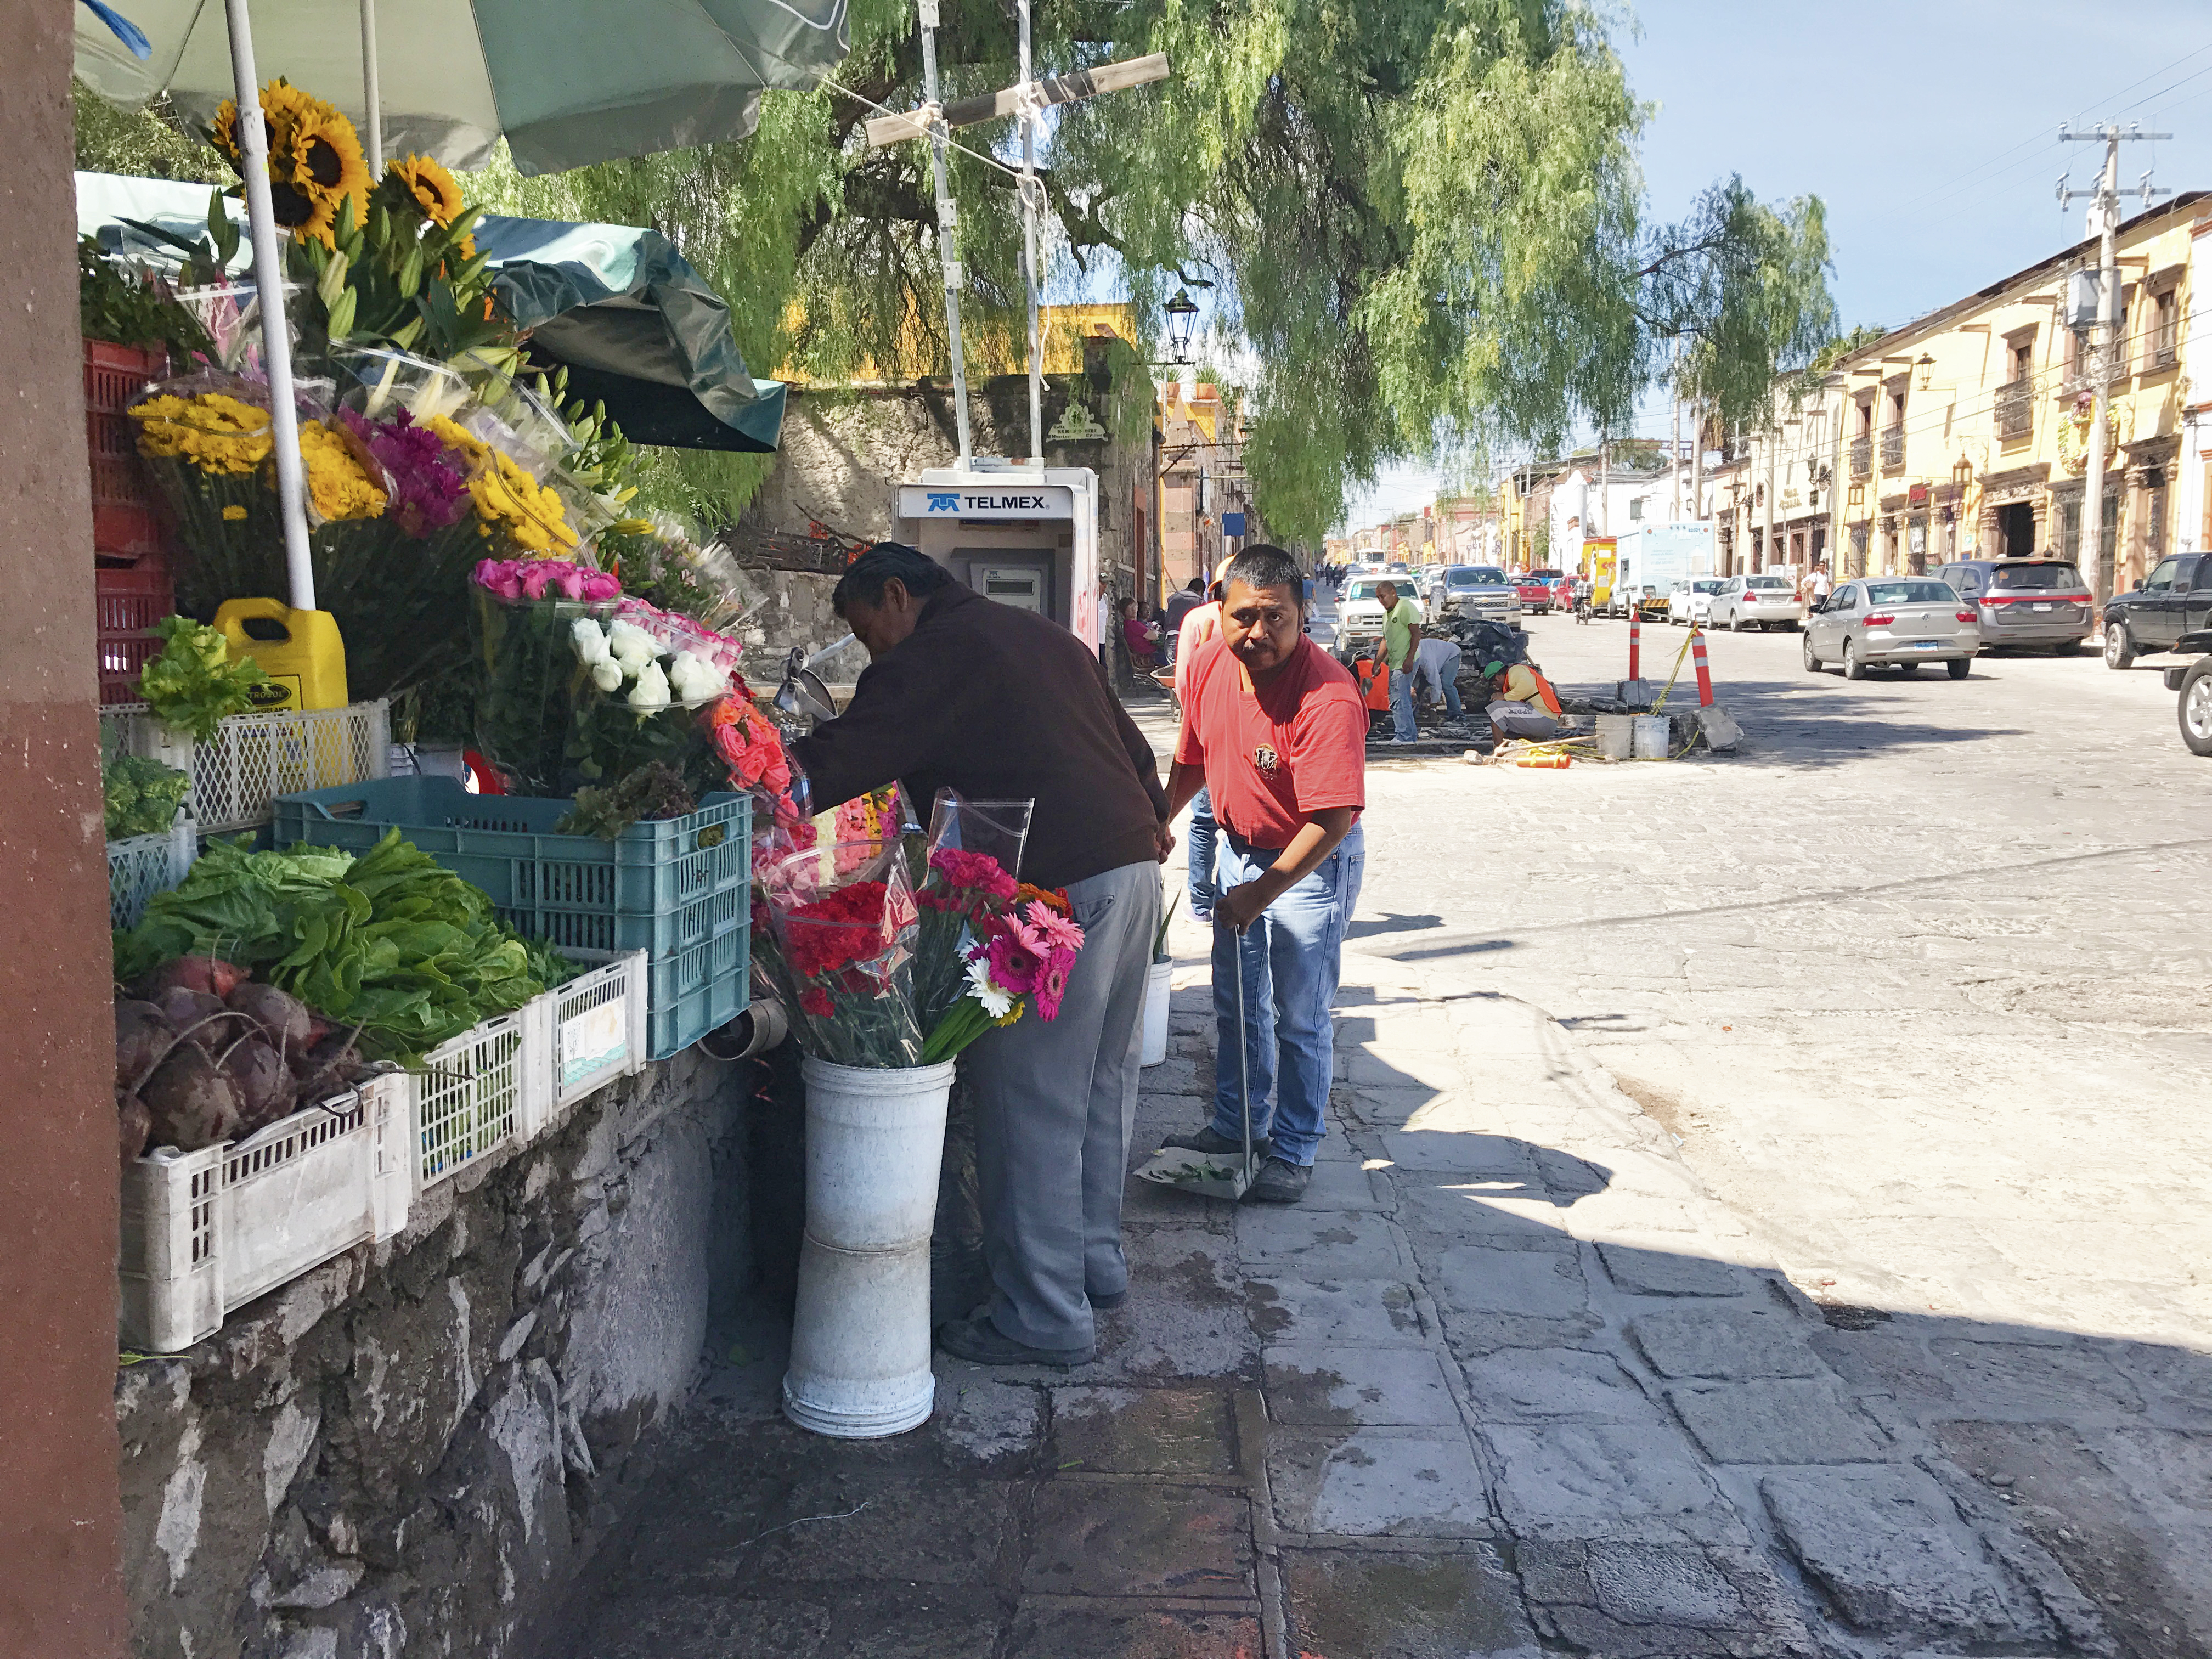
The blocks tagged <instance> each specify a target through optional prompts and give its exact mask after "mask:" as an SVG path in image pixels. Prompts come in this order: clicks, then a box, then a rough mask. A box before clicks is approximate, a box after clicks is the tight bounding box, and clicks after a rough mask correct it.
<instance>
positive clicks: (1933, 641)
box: [1753, 576, 1982, 680]
mask: <svg viewBox="0 0 2212 1659" xmlns="http://www.w3.org/2000/svg"><path fill="white" fill-rule="evenodd" d="M1753 580H1758V579H1757V578H1756V577H1753ZM1981 644H1982V635H1981V617H1980V615H1979V614H1978V612H1977V611H1975V610H1974V609H1973V608H1972V607H1971V606H1969V605H1967V604H1966V601H1965V600H1964V599H1960V597H1959V595H1958V593H1957V592H1956V591H1954V589H1953V588H1952V586H1950V584H1949V583H1948V582H1941V581H1938V580H1936V579H1935V578H1934V577H1933V576H1869V577H1865V578H1863V579H1861V580H1857V581H1848V582H1845V583H1844V585H1843V586H1840V587H1838V588H1837V589H1836V591H1835V592H1832V593H1831V594H1829V595H1828V597H1827V599H1826V600H1824V601H1823V602H1822V603H1821V604H1820V605H1816V606H1814V610H1813V614H1812V615H1811V616H1810V617H1808V618H1807V619H1806V622H1805V671H1806V672H1807V673H1808V674H1817V673H1819V672H1820V671H1821V669H1822V668H1824V667H1826V665H1828V664H1830V663H1834V664H1835V665H1837V666H1838V667H1839V668H1841V669H1842V670H1843V671H1844V678H1845V679H1847V680H1856V679H1859V678H1863V677H1864V675H1865V673H1866V671H1867V670H1868V669H1869V668H1871V667H1890V668H1896V669H1899V670H1901V671H1904V672H1905V673H1907V674H1910V673H1911V672H1912V671H1913V670H1914V669H1916V668H1917V667H1919V665H1921V664H1922V663H1923V662H1940V663H1942V664H1943V665H1945V666H1946V667H1948V669H1949V670H1950V674H1951V678H1953V679H1954V680H1963V679H1964V678H1966V675H1967V672H1968V671H1969V670H1971V669H1972V666H1973V662H1974V653H1976V652H1977V651H1978V650H1980V649H1981Z"/></svg>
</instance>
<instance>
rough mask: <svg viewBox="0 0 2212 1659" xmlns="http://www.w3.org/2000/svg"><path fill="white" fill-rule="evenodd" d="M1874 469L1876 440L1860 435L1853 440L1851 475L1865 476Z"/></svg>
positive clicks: (1856, 476)
mask: <svg viewBox="0 0 2212 1659" xmlns="http://www.w3.org/2000/svg"><path fill="white" fill-rule="evenodd" d="M1871 471H1874V440H1873V439H1872V438H1870V437H1859V438H1854V439H1852V440H1851V477H1854V478H1863V477H1866V476H1867V475H1868V474H1869V472H1871Z"/></svg>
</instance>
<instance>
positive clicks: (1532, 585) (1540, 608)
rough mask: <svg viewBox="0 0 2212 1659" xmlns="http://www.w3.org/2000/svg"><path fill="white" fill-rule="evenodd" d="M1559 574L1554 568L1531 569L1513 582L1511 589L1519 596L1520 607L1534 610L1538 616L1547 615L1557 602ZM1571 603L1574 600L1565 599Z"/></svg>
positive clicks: (1525, 609)
mask: <svg viewBox="0 0 2212 1659" xmlns="http://www.w3.org/2000/svg"><path fill="white" fill-rule="evenodd" d="M1559 581H1560V574H1559V572H1558V571H1556V570H1531V571H1528V572H1526V573H1525V574H1522V576H1521V577H1520V578H1519V579H1518V580H1516V581H1515V582H1514V584H1513V591H1514V592H1516V593H1518V594H1519V595H1520V596H1521V608H1522V610H1523V611H1534V612H1535V613H1536V614H1537V615H1538V616H1540V617H1541V616H1545V615H1547V614H1548V613H1549V612H1550V611H1551V609H1552V607H1553V605H1557V604H1559ZM1567 603H1568V604H1569V605H1572V604H1573V603H1574V600H1573V599H1572V598H1570V599H1568V601H1567Z"/></svg>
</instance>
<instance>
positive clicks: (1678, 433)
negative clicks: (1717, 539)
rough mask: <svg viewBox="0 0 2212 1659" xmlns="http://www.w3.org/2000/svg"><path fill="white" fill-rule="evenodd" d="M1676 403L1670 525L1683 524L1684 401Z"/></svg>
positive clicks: (1669, 456)
mask: <svg viewBox="0 0 2212 1659" xmlns="http://www.w3.org/2000/svg"><path fill="white" fill-rule="evenodd" d="M1674 356H1675V358H1676V360H1677V361H1678V362H1679V361H1680V358H1681V356H1682V348H1681V347H1680V345H1679V344H1678V345H1677V346H1676V347H1675V348H1674ZM1667 459H1668V463H1669V465H1668V468H1667V470H1668V471H1669V472H1670V473H1672V474H1673V475H1674V517H1673V518H1672V519H1670V520H1668V523H1669V524H1680V523H1681V522H1682V399H1681V398H1680V395H1679V394H1677V395H1676V397H1675V398H1674V444H1673V446H1672V447H1670V448H1669V449H1668V452H1667Z"/></svg>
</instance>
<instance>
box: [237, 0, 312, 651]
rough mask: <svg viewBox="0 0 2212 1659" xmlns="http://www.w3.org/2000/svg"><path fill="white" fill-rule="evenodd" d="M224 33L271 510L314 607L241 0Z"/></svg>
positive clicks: (262, 126)
mask: <svg viewBox="0 0 2212 1659" xmlns="http://www.w3.org/2000/svg"><path fill="white" fill-rule="evenodd" d="M223 15H224V20H225V21H227V22H228V24H229V26H230V74H231V79H232V80H233V81H234V82H236V84H237V88H238V115H239V118H238V147H239V150H240V155H241V161H240V167H239V172H240V173H241V174H243V175H244V177H245V179H246V228H247V229H248V230H249V231H250V232H251V233H252V239H253V283H254V287H255V289H256V290H257V291H258V294H259V296H260V301H261V356H262V362H263V363H264V366H265V367H266V368H267V369H268V372H269V423H270V438H271V439H272V440H273V445H274V448H275V450H276V507H277V511H278V513H279V514H280V515H281V517H282V519H283V525H284V568H285V569H286V571H287V572H288V573H289V575H290V577H291V582H292V608H293V609H294V610H295V611H313V609H314V608H315V568H314V565H313V562H311V561H310V559H309V558H308V555H307V507H306V499H307V498H306V491H305V489H304V488H303V484H304V480H303V479H302V477H301V466H300V415H299V410H298V408H297V406H296V405H295V404H294V403H293V401H292V335H291V326H290V324H289V321H288V319H286V317H285V314H284V266H283V259H282V258H281V257H280V256H279V254H278V252H277V248H276V210H275V209H273V208H272V207H271V206H270V203H269V126H268V123H267V122H266V121H264V120H263V119H262V118H261V80H260V77H259V76H257V75H256V74H255V73H254V70H253V25H252V20H251V19H249V18H248V17H247V15H246V0H223Z"/></svg>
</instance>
